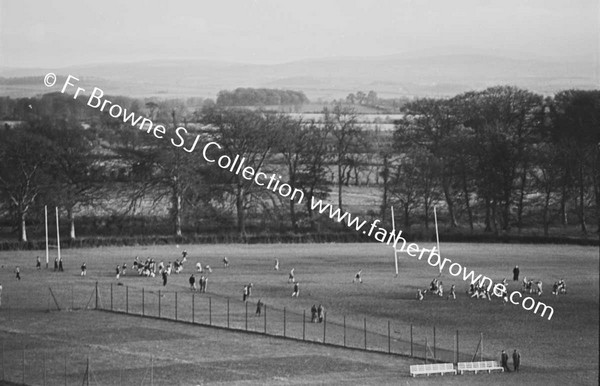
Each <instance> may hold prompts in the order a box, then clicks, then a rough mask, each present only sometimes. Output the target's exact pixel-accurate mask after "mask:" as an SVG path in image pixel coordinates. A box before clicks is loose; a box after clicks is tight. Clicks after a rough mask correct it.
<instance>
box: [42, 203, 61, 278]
mask: <svg viewBox="0 0 600 386" xmlns="http://www.w3.org/2000/svg"><path fill="white" fill-rule="evenodd" d="M55 209H56V245H54V244H52V245H51V244H50V242H49V239H48V205H45V206H44V219H45V221H44V224H45V228H46V268H48V262H49V259H50V248H56V251H57V253H58V260H60V231H59V229H60V228H59V220H58V207H55Z"/></svg>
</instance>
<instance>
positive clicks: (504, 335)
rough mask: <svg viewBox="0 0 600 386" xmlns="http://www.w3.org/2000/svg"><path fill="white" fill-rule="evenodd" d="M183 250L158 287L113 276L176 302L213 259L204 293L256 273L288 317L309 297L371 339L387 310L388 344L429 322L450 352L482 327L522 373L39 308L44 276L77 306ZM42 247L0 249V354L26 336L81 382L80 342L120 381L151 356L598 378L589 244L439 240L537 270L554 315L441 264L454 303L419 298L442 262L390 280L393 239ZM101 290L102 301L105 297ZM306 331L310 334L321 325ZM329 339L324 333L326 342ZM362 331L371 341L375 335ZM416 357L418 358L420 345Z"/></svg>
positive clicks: (308, 368)
mask: <svg viewBox="0 0 600 386" xmlns="http://www.w3.org/2000/svg"><path fill="white" fill-rule="evenodd" d="M421 246H423V247H429V246H427V245H425V244H423V245H421ZM184 249H186V250H187V251H188V262H187V263H186V265H185V268H184V271H183V273H182V274H180V275H171V277H170V278H169V282H168V284H167V286H166V287H163V286H162V282H161V279H160V278H158V277H156V278H141V277H137V276H133V275H132V272H131V270H130V272H129V274H128V275H127V276H126V277H123V278H121V279H120V280H119V281H120V282H122V283H123V284H125V285H126V286H128V287H129V288H130V290H131V291H132V292H131V293H132V294H133V293H136V294H139V291H141V288H144V290H145V291H148V292H147V293H148V294H149V293H152V292H154V293H156V292H157V291H158V290H163V291H165V290H166V291H179V293H180V294H181V295H180V296H181V297H182V299H183V298H184V297H185V296H189V289H188V287H189V285H188V282H187V280H188V278H189V274H190V273H191V272H192V271H193V270H194V265H195V263H196V262H197V261H200V262H202V264H203V265H206V264H209V265H210V266H211V267H212V268H213V273H212V274H210V275H209V287H208V294H207V295H208V296H212V297H214V299H225V298H227V297H229V298H231V301H232V304H234V302H238V303H239V304H241V302H240V301H241V290H242V288H243V285H245V284H247V283H250V282H252V283H254V291H253V294H252V297H253V299H254V300H256V299H258V298H261V299H262V300H263V302H265V303H266V304H267V306H268V307H271V308H272V309H273V310H281V309H283V307H285V308H286V309H287V310H288V312H290V315H294V314H296V315H299V314H301V313H302V311H303V310H309V309H310V306H311V305H312V304H319V303H321V304H323V305H324V306H325V308H326V310H327V311H328V320H329V319H330V318H331V321H332V322H337V323H340V321H341V318H342V316H343V315H345V316H346V322H347V324H348V327H349V329H353V330H354V331H358V332H360V331H361V327H362V322H363V320H364V318H367V319H368V321H369V332H370V333H379V335H381V336H384V335H385V334H386V331H385V330H386V328H387V322H388V321H391V323H392V326H393V330H394V331H393V332H392V333H393V334H394V341H395V342H396V343H395V344H396V346H395V347H394V350H393V351H398V352H406V350H407V349H408V347H407V346H406V344H405V342H406V340H407V326H409V325H410V324H411V323H412V324H413V325H414V326H415V327H414V330H415V331H414V335H415V337H418V339H421V338H423V337H425V336H428V337H429V339H431V330H432V328H433V326H434V325H435V326H436V332H437V336H436V338H437V342H438V348H439V347H444V348H448V349H450V350H452V348H453V339H454V333H455V331H456V330H457V329H458V330H459V333H460V345H461V346H460V351H461V352H463V353H464V354H465V355H467V356H469V355H470V354H472V353H473V352H474V351H475V347H476V345H477V342H478V339H479V336H480V335H479V334H480V333H482V334H483V337H484V356H485V357H491V358H495V359H499V353H500V351H501V350H502V349H505V350H507V352H509V354H510V353H511V352H512V350H513V349H514V348H517V349H518V350H519V351H520V352H521V355H522V371H521V372H520V373H519V374H514V373H511V374H495V375H491V376H489V375H487V374H486V375H481V374H480V375H468V376H463V377H448V376H445V377H429V378H427V379H416V380H415V379H411V378H408V366H409V365H410V364H416V363H420V361H417V360H412V359H402V358H398V357H393V356H392V357H390V356H386V355H381V354H373V353H362V352H357V351H349V350H345V349H336V348H332V347H324V346H315V345H314V344H309V343H306V344H304V343H298V342H291V341H285V340H280V339H276V338H268V337H260V336H256V335H248V334H244V333H237V332H229V331H223V330H214V329H210V328H205V327H198V326H189V325H182V324H180V323H173V322H168V321H157V320H152V319H141V318H137V317H128V316H122V315H112V314H105V313H101V312H95V311H90V312H86V311H80V312H72V313H63V312H61V313H57V312H51V313H46V312H45V310H46V309H47V308H48V307H49V305H50V306H52V305H51V304H50V303H49V302H50V299H49V296H48V287H53V289H54V290H55V292H56V296H57V297H58V298H60V301H61V302H66V303H68V302H69V300H70V301H71V302H72V303H73V304H86V303H89V302H90V300H91V301H92V302H93V299H91V298H90V295H91V294H92V293H91V292H90V291H91V289H92V288H93V283H94V282H95V281H98V282H99V283H100V286H104V287H103V288H106V286H107V285H109V283H113V284H116V279H115V277H114V268H115V266H116V265H117V264H122V263H127V265H128V267H130V268H131V263H132V261H133V258H134V257H135V256H140V258H141V259H142V260H143V259H144V258H146V257H148V256H150V257H153V258H154V259H155V260H157V261H160V260H162V261H164V262H165V263H167V262H169V261H174V260H175V259H176V258H180V256H181V251H182V250H184ZM38 254H39V255H40V256H42V255H43V252H42V251H39V252H38V251H23V252H3V253H1V254H0V259H1V260H0V261H1V262H2V268H1V269H0V283H2V285H3V287H4V290H3V295H2V298H3V299H2V300H3V303H2V308H0V318H1V320H2V327H1V330H0V331H1V333H2V339H3V341H4V342H5V348H6V351H7V353H11V354H13V355H8V354H7V356H10V357H12V358H13V359H15V358H18V354H19V352H20V351H19V350H21V349H22V347H23V343H24V345H25V347H27V348H26V353H27V354H28V356H29V355H31V356H32V358H33V356H35V355H34V353H46V354H47V355H48V357H52V356H53V353H57V352H58V353H61V355H68V356H69V357H72V358H73V359H75V358H78V359H79V360H80V366H79V368H78V371H75V367H76V366H73V370H72V371H71V373H72V374H71V373H70V374H71V375H69V377H72V380H73V381H75V379H79V382H80V378H81V374H82V373H81V363H82V362H81V360H83V358H85V354H86V353H87V354H90V353H91V354H90V355H91V357H92V362H93V368H94V369H96V370H95V371H96V372H95V373H94V374H95V376H97V377H98V384H119V379H138V381H136V383H140V381H141V379H145V381H146V382H147V383H148V384H149V378H148V377H149V376H150V375H149V373H148V369H149V367H150V366H149V361H150V358H155V360H156V363H154V366H156V368H155V370H154V371H155V375H156V378H154V380H155V384H199V383H212V382H226V383H240V384H244V383H248V384H263V383H273V384H277V383H283V382H286V383H298V384H306V383H351V382H359V383H361V384H385V383H398V382H400V383H407V384H425V383H434V384H457V385H458V384H481V383H491V384H507V383H512V384H520V383H525V382H527V383H530V384H596V383H597V379H598V352H599V351H598V350H599V349H598V326H599V316H598V307H599V288H598V287H599V279H598V277H599V267H598V249H597V248H596V247H577V246H554V245H553V246H533V245H502V244H476V245H472V244H471V245H470V244H446V245H442V256H444V257H447V258H450V259H452V261H455V262H459V263H461V264H462V265H463V266H465V267H467V268H468V269H474V270H475V271H476V273H477V274H479V273H481V274H483V275H486V276H488V277H490V278H492V279H494V280H495V281H499V280H501V279H502V278H503V277H506V278H507V280H509V291H512V290H516V289H519V288H520V282H519V283H516V282H512V281H510V279H511V278H512V268H513V267H514V265H516V264H518V265H519V267H520V268H521V276H527V277H528V278H532V279H539V280H543V282H544V291H545V292H544V294H543V295H542V296H541V297H540V298H539V299H540V300H541V301H543V302H544V303H546V304H548V305H550V306H552V307H553V308H554V316H553V317H552V320H550V321H548V320H547V318H541V317H539V316H538V315H534V314H533V313H532V312H531V311H526V310H524V309H522V308H521V307H520V306H516V305H512V304H509V305H502V302H501V300H499V299H494V300H493V301H492V302H489V301H487V300H485V301H484V300H475V299H469V298H467V296H466V294H465V293H464V291H465V290H466V288H467V285H466V284H465V283H464V282H463V281H462V280H461V279H460V278H454V277H451V276H450V275H449V274H448V273H447V272H444V274H442V276H441V277H440V279H441V280H442V281H443V282H444V287H445V289H446V290H448V288H449V287H450V285H451V284H456V290H457V300H456V301H451V300H446V299H445V298H443V299H442V298H439V297H436V296H426V298H425V299H424V301H423V302H418V301H416V300H415V294H416V290H417V289H418V288H426V287H427V286H428V284H429V282H430V281H431V279H432V278H434V277H437V276H438V274H439V270H437V268H433V267H430V266H429V265H428V264H427V263H426V262H425V261H418V260H416V258H412V257H409V256H404V257H402V258H401V260H400V275H399V277H397V278H395V277H394V272H393V269H394V265H393V252H392V249H391V248H390V247H385V246H383V245H380V244H308V245H305V244H302V245H280V244H276V245H181V246H179V248H176V247H175V246H156V247H152V246H148V247H147V246H144V247H130V248H98V249H73V250H63V259H64V262H65V272H63V273H56V272H53V271H52V269H49V270H46V269H42V270H41V271H36V270H35V268H34V265H35V256H36V255H38ZM225 256H226V257H228V258H229V261H230V265H231V266H230V268H227V269H225V268H223V266H222V262H221V261H222V259H223V257H225ZM275 258H277V259H279V261H280V270H279V271H274V270H273V266H274V262H275ZM83 261H85V262H86V263H87V266H88V275H87V277H81V276H79V272H80V269H79V266H80V265H81V263H82V262H83ZM51 263H52V262H51ZM16 265H20V267H21V272H22V277H23V279H22V280H21V281H19V282H18V281H16V279H15V278H14V273H13V270H14V267H15V266H16ZM291 268H295V273H296V279H297V280H298V281H299V282H300V297H299V298H298V299H295V298H294V299H292V298H291V292H292V288H291V285H290V284H288V283H287V279H288V277H287V276H288V272H289V270H290V269H291ZM360 269H362V271H363V272H362V273H363V284H353V283H352V279H353V277H354V274H355V273H356V272H357V271H358V270H360ZM561 277H562V278H564V279H565V280H566V282H567V287H568V290H569V293H568V294H567V295H564V296H558V297H555V296H553V295H551V294H550V292H551V284H552V283H553V282H554V281H556V280H558V279H559V278H561ZM115 288H117V287H116V286H115ZM119 288H121V289H122V288H123V287H120V286H119ZM136 291H138V292H136ZM149 296H150V295H149ZM202 296H204V295H202ZM102 301H103V302H104V306H106V302H107V299H106V296H103V297H102ZM131 303H132V304H131V307H132V308H133V307H138V308H137V310H139V304H136V303H135V301H133V300H132V302H131ZM236 304H237V303H236ZM50 308H52V307H50ZM134 309H135V308H134ZM253 311H254V309H253V308H252V309H251V312H252V313H253ZM149 312H150V311H149ZM221 321H222V320H221ZM200 322H204V321H200ZM298 326H299V325H298V324H296V325H294V324H293V321H290V327H289V328H290V329H291V330H292V329H294V328H296V330H295V331H296V332H297V331H298V330H297V328H298ZM258 327H260V326H258ZM309 328H311V329H314V328H318V327H316V326H310V327H309ZM311 331H312V330H311ZM312 333H313V334H317V335H316V336H318V331H317V332H316V333H314V332H312ZM332 333H333V332H332ZM376 335H377V334H374V335H373V336H376ZM339 338H340V337H339V336H338V337H335V336H331V338H330V337H329V336H328V340H329V339H339ZM314 340H318V338H315V339H314ZM348 340H349V342H348V344H349V345H353V346H360V345H361V336H360V334H354V335H352V334H349V336H348ZM369 341H370V343H371V341H372V338H371V336H369ZM417 343H418V342H417ZM371 344H374V343H371ZM382 344H383V345H384V344H385V343H382ZM382 348H383V347H382ZM415 354H417V355H420V356H423V353H418V352H416V353H415ZM54 356H56V355H54ZM37 360H38V362H37V363H38V365H37V366H35V365H33V364H32V365H31V366H32V367H35V368H37V369H38V370H39V368H41V367H40V366H39V363H40V362H39V361H40V360H41V358H39V357H38V358H37ZM31 361H34V359H31ZM18 362H19V361H18V360H16V361H13V362H7V365H10V364H11V363H12V365H13V366H12V367H14V368H12V369H11V371H12V373H11V374H13V375H14V377H16V379H12V378H11V380H17V381H18V380H20V378H19V375H18V374H19V371H21V370H20V366H21V365H20V363H18ZM32 363H33V362H32ZM54 367H56V366H54ZM59 367H62V366H59ZM55 370H56V368H55ZM7 371H8V370H7ZM56 372H58V373H60V372H59V371H58V370H56V371H55V373H56ZM29 373H30V376H31V377H32V379H34V378H37V379H38V382H37V383H39V384H41V379H42V378H41V375H40V374H38V375H39V376H37V377H34V373H33V370H31V371H30V372H29ZM54 376H57V377H59V376H60V375H59V374H54ZM77 377H79V378H77ZM119 377H120V378H119ZM123 377H127V378H123ZM144 377H146V378H144ZM70 379H71V378H70ZM101 379H103V380H105V381H101ZM111 382H112V383H111ZM26 383H27V379H26ZM32 383H34V384H35V383H36V382H32ZM61 383H62V381H61Z"/></svg>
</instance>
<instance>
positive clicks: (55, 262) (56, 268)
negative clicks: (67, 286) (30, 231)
mask: <svg viewBox="0 0 600 386" xmlns="http://www.w3.org/2000/svg"><path fill="white" fill-rule="evenodd" d="M56 271H58V257H55V258H54V272H56Z"/></svg>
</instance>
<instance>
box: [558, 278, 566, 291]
mask: <svg viewBox="0 0 600 386" xmlns="http://www.w3.org/2000/svg"><path fill="white" fill-rule="evenodd" d="M558 293H560V294H566V293H567V285H566V284H565V281H564V280H563V279H560V280H559V281H558Z"/></svg>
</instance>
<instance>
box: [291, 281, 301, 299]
mask: <svg viewBox="0 0 600 386" xmlns="http://www.w3.org/2000/svg"><path fill="white" fill-rule="evenodd" d="M298 295H300V286H299V285H298V282H295V283H294V292H292V297H294V296H295V297H298Z"/></svg>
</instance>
